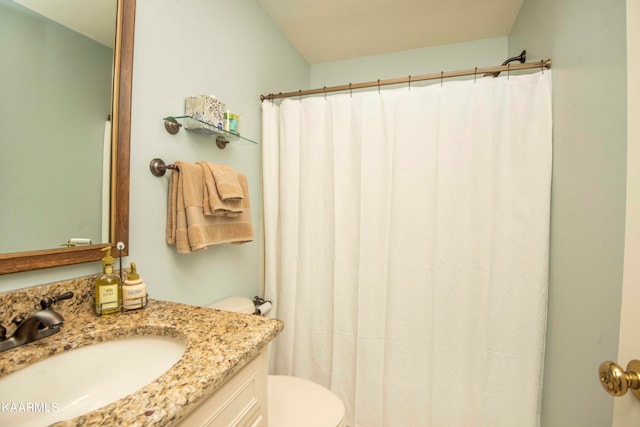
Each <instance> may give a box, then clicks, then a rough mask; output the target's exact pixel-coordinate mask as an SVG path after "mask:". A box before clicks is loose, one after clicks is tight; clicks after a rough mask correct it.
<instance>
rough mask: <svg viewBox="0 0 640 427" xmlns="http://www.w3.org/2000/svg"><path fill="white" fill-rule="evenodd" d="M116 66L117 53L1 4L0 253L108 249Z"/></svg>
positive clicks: (5, 1)
mask: <svg viewBox="0 0 640 427" xmlns="http://www.w3.org/2000/svg"><path fill="white" fill-rule="evenodd" d="M112 62H113V51H112V49H110V48H108V47H106V46H104V45H101V44H100V43H97V42H95V41H93V40H91V39H89V38H87V37H84V36H82V35H81V34H78V33H76V32H75V31H72V30H70V29H68V28H66V27H64V26H62V25H60V24H58V23H55V22H53V21H50V20H48V19H46V18H44V17H42V16H41V15H37V14H35V13H33V12H31V11H30V10H29V9H26V8H24V7H21V6H18V5H16V4H15V3H13V2H10V1H8V0H0V97H1V98H2V101H0V182H2V183H3V186H2V189H1V190H0V199H1V200H2V202H1V203H0V218H1V219H2V220H1V221H0V253H3V252H20V251H26V250H32V249H34V248H45V247H46V248H56V247H58V245H59V244H60V243H63V242H66V241H67V240H68V239H69V238H71V237H86V238H91V239H92V240H94V241H97V242H98V241H100V237H101V187H102V145H103V139H104V129H105V121H106V118H107V115H108V114H109V113H110V109H111V74H112V71H111V70H112ZM43 173H46V179H42V177H43ZM70 184H72V185H70ZM71 189H73V190H72V191H71ZM52 223H55V224H56V225H57V226H56V227H51V224H52Z"/></svg>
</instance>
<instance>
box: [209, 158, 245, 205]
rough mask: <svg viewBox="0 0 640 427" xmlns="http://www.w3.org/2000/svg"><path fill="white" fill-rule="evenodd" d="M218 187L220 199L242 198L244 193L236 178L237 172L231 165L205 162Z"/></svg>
mask: <svg viewBox="0 0 640 427" xmlns="http://www.w3.org/2000/svg"><path fill="white" fill-rule="evenodd" d="M207 166H209V168H210V169H211V173H212V174H213V179H214V181H215V183H216V188H217V189H218V194H219V195H220V199H222V200H229V199H242V198H243V197H244V193H243V192H242V186H241V184H240V181H239V179H238V173H237V172H236V171H235V170H233V168H232V167H231V166H227V165H218V164H215V163H207Z"/></svg>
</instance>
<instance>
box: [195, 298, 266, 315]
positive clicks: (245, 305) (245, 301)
mask: <svg viewBox="0 0 640 427" xmlns="http://www.w3.org/2000/svg"><path fill="white" fill-rule="evenodd" d="M207 307H209V308H215V309H216V310H225V311H232V312H234V313H244V314H253V313H254V311H255V310H256V308H255V306H254V305H253V301H251V300H250V299H249V298H245V297H230V298H225V299H221V300H220V301H216V302H214V303H213V304H211V305H209V306H207Z"/></svg>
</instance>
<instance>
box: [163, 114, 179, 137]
mask: <svg viewBox="0 0 640 427" xmlns="http://www.w3.org/2000/svg"><path fill="white" fill-rule="evenodd" d="M181 127H182V124H180V123H178V121H177V120H176V119H174V118H173V117H167V118H166V119H164V128H165V129H166V130H167V132H169V133H170V134H171V135H175V134H176V133H178V131H179V130H180V128H181Z"/></svg>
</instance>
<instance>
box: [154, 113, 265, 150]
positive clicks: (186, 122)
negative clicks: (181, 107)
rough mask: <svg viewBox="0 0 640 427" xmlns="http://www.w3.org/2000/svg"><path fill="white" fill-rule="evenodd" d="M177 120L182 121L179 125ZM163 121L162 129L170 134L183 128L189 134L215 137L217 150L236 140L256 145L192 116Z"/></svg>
mask: <svg viewBox="0 0 640 427" xmlns="http://www.w3.org/2000/svg"><path fill="white" fill-rule="evenodd" d="M178 119H179V120H180V121H182V123H180V122H179V121H178ZM163 120H164V127H165V129H166V130H167V132H169V133H170V134H176V133H178V131H179V130H180V127H182V126H184V128H185V129H186V130H188V131H190V132H196V133H200V134H203V135H211V136H215V137H216V144H217V145H218V147H219V148H224V147H225V146H226V144H228V143H229V142H231V141H237V140H243V141H248V142H250V143H252V144H257V142H256V141H253V140H251V139H249V138H246V137H244V136H241V135H240V134H239V133H236V132H230V131H226V130H224V129H222V128H219V127H216V126H215V125H214V124H213V123H209V122H205V121H203V120H200V119H197V118H195V117H193V116H168V117H164V118H163Z"/></svg>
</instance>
